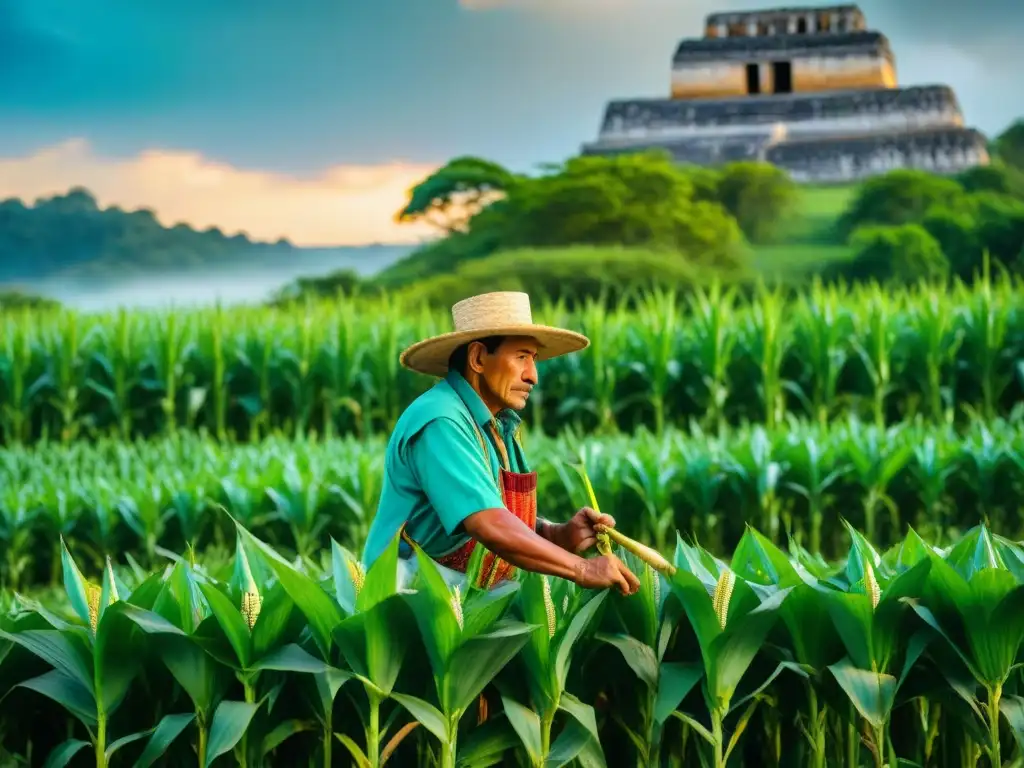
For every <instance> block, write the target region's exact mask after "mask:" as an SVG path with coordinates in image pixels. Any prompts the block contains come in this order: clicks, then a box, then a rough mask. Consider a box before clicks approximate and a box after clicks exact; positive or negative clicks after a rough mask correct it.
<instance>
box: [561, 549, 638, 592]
mask: <svg viewBox="0 0 1024 768" xmlns="http://www.w3.org/2000/svg"><path fill="white" fill-rule="evenodd" d="M574 581H575V582H576V584H578V585H579V586H581V587H584V588H585V589H605V588H607V587H616V588H617V589H618V590H619V591H620V592H621V593H622V594H624V595H632V594H633V593H634V592H636V591H637V590H638V589H640V580H639V579H638V578H637V577H636V576H634V575H633V572H632V571H630V570H629V568H627V567H626V566H625V564H624V563H623V562H622V561H621V560H619V558H617V557H616V556H615V555H602V556H600V557H593V558H590V559H589V560H583V561H582V562H581V563H580V564H579V566H578V569H577V573H576V578H575V580H574Z"/></svg>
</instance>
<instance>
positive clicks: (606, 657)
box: [0, 521, 1024, 768]
mask: <svg viewBox="0 0 1024 768" xmlns="http://www.w3.org/2000/svg"><path fill="white" fill-rule="evenodd" d="M234 530H235V540H234V544H235V550H234V556H233V558H229V559H227V560H222V561H220V562H212V563H208V564H203V563H202V562H201V561H200V562H196V561H195V560H193V559H192V558H191V557H184V558H176V559H174V560H171V561H169V562H168V563H167V564H166V565H165V566H164V567H162V568H160V569H158V570H155V571H153V572H151V573H150V572H147V571H145V570H143V569H141V568H139V567H138V566H137V565H132V566H123V565H119V566H118V567H117V568H115V567H114V565H113V563H112V562H111V561H109V560H107V561H105V564H104V566H103V567H102V569H99V570H96V571H93V572H91V576H90V577H86V575H85V572H83V570H82V569H81V568H80V566H79V565H78V563H77V562H76V560H75V558H74V557H73V555H72V552H71V551H70V550H69V549H68V548H67V547H65V546H63V545H62V546H61V570H62V574H63V585H64V596H63V599H56V598H54V599H50V600H48V601H47V604H46V605H43V604H41V603H39V602H36V601H33V600H29V599H26V598H21V597H19V598H16V599H14V600H12V601H11V605H10V606H8V610H7V611H6V612H0V763H2V764H4V765H12V766H14V765H43V764H45V765H47V766H64V765H68V764H70V763H71V762H72V761H75V764H80V765H95V766H97V767H98V768H100V767H103V768H105V767H106V766H117V765H135V766H153V765H168V766H176V767H177V766H187V765H199V766H208V765H211V764H213V765H229V764H233V765H240V766H261V765H281V766H285V765H287V766H307V765H308V766H329V765H336V764H338V765H355V766H368V767H369V768H377V767H378V766H384V765H417V766H440V767H441V768H455V766H464V767H465V768H469V767H470V766H472V767H473V768H480V767H484V766H489V765H503V766H513V765H529V766H536V767H538V768H539V767H540V766H551V768H559V767H560V766H569V765H572V766H580V767H581V768H591V767H593V768H598V767H601V766H627V765H635V766H638V767H639V768H652V767H656V766H684V765H702V766H713V767H714V768H725V766H727V765H728V766H737V767H739V766H814V767H815V768H818V767H820V766H826V765H843V766H849V767H850V768H856V767H857V766H878V767H881V766H884V765H887V766H896V765H897V764H899V765H903V766H921V767H922V768H924V767H926V766H927V767H930V766H963V767H964V768H967V767H968V766H970V767H971V768H973V767H974V766H978V765H983V766H1001V765H1004V761H1013V762H1012V763H1005V764H1019V763H1020V760H1021V759H1024V697H1022V689H1021V684H1022V678H1021V671H1020V666H1021V665H1020V661H1021V642H1022V639H1024V548H1022V547H1021V546H1020V545H1018V544H1016V543H1013V542H1011V541H1008V540H1006V539H1004V538H1001V537H998V536H995V535H993V534H992V533H991V532H990V530H989V529H988V528H987V527H985V526H978V527H975V528H973V529H972V530H970V531H967V532H966V533H965V535H964V536H963V537H962V538H961V539H959V540H958V541H957V542H955V543H954V544H953V545H952V546H950V547H946V548H938V547H934V546H933V545H931V544H929V543H926V542H925V540H924V539H922V538H921V537H920V536H919V535H918V534H917V533H916V532H915V531H913V529H911V530H910V531H909V534H908V536H907V538H906V539H905V540H903V541H902V542H901V543H900V544H898V545H897V546H895V547H893V548H891V549H889V550H887V551H885V552H884V553H881V552H879V551H878V550H877V549H876V548H875V547H873V546H872V545H871V544H870V543H869V542H868V540H867V539H866V538H864V537H863V536H862V535H860V534H859V533H858V532H857V531H856V529H854V528H853V527H852V526H848V528H847V532H848V542H849V547H848V551H847V553H846V555H845V557H844V558H843V559H842V561H841V562H838V563H836V564H829V563H826V562H825V561H824V560H823V559H821V558H820V557H817V556H812V555H810V554H808V552H807V551H806V550H805V549H803V548H800V547H798V546H796V545H791V546H789V547H788V551H786V550H783V549H782V548H779V547H776V546H775V545H774V544H772V543H771V542H770V541H769V540H768V539H767V538H766V537H764V536H763V535H761V534H760V533H758V532H757V531H756V529H754V528H747V529H746V530H745V532H744V534H743V536H742V538H741V540H740V541H739V542H738V545H737V547H736V549H735V552H734V553H733V555H732V557H731V559H730V560H729V561H728V562H726V561H723V560H721V559H718V558H716V557H714V556H713V555H712V554H711V553H710V552H708V551H707V550H705V549H703V548H702V547H700V546H699V545H697V544H696V543H687V542H686V541H684V540H683V539H682V538H681V537H677V539H676V541H675V551H674V554H673V556H672V560H671V565H670V566H669V567H667V568H664V571H665V572H664V573H662V572H659V571H658V570H655V569H654V568H651V567H649V566H648V565H646V564H645V562H643V561H641V560H639V559H638V558H637V557H635V556H634V555H633V554H631V552H629V551H627V550H625V549H623V550H617V552H618V554H619V556H621V557H622V559H623V560H625V561H626V562H627V564H628V565H629V566H630V567H631V568H632V569H633V570H634V572H635V573H637V574H638V575H639V576H640V577H641V589H640V591H639V592H638V593H636V594H634V595H631V596H629V597H625V596H622V595H620V594H619V593H617V592H613V591H587V590H580V589H578V588H577V587H576V586H575V585H574V584H572V583H570V582H565V581H563V580H561V579H556V578H548V577H544V576H541V575H538V574H532V573H525V574H524V573H519V574H518V576H517V578H516V579H514V580H512V581H511V582H506V583H504V584H502V585H499V586H498V587H496V588H495V589H493V590H490V591H484V590H480V589H478V588H477V586H476V585H477V583H478V581H477V575H478V573H479V566H480V564H481V562H482V549H479V550H478V551H477V555H476V556H475V558H474V560H473V561H472V562H471V564H470V568H469V572H468V574H466V575H462V574H458V573H455V572H452V571H447V570H446V569H443V568H441V567H440V566H438V565H437V564H436V563H434V561H432V560H430V559H429V558H428V557H426V556H425V555H423V554H422V553H421V552H419V551H416V552H415V553H414V556H413V558H412V559H410V560H401V559H399V557H398V547H397V539H396V541H395V542H393V544H392V546H391V547H390V548H389V549H388V550H387V551H386V552H385V554H384V555H383V556H382V557H381V559H380V560H378V561H377V562H375V563H374V564H373V565H372V566H371V567H369V568H366V567H365V566H364V565H363V564H362V563H360V562H358V560H357V559H356V558H355V557H354V556H353V555H352V554H351V553H350V552H349V551H348V550H347V549H346V548H344V547H342V546H341V545H340V544H339V543H338V542H336V541H331V543H330V548H329V549H328V550H325V551H318V552H316V553H314V554H313V555H312V556H311V557H306V558H296V559H294V560H292V559H288V558H285V557H283V556H282V555H281V554H279V553H278V552H277V551H276V550H275V549H273V548H272V547H270V546H269V545H268V544H267V543H266V542H264V541H262V540H261V539H259V538H257V537H256V536H254V535H253V534H252V533H251V532H249V531H248V530H247V529H246V528H245V527H244V526H243V525H241V524H240V523H238V522H237V521H235V522H234Z"/></svg>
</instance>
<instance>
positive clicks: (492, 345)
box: [448, 336, 505, 375]
mask: <svg viewBox="0 0 1024 768" xmlns="http://www.w3.org/2000/svg"><path fill="white" fill-rule="evenodd" d="M474 341H479V342H480V343H481V344H483V345H484V346H485V347H486V348H487V352H488V353H490V354H494V353H495V352H496V351H497V350H498V347H500V346H501V343H502V342H503V341H505V337H504V336H487V337H486V338H483V339H473V341H467V342H466V343H465V344H463V345H462V346H460V347H456V348H455V350H454V351H453V352H452V353H451V355H449V356H448V370H449V371H458V372H459V373H461V374H463V375H465V373H466V366H467V365H468V364H469V345H470V344H472V343H473V342H474Z"/></svg>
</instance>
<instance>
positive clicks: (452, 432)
mask: <svg viewBox="0 0 1024 768" xmlns="http://www.w3.org/2000/svg"><path fill="white" fill-rule="evenodd" d="M409 463H410V465H411V466H412V468H413V472H414V473H415V474H416V478H417V479H418V480H419V483H420V487H421V488H422V489H423V491H424V493H425V494H426V496H427V499H428V500H429V501H430V505H431V506H432V507H433V508H434V509H435V510H436V511H437V514H438V516H439V517H440V518H441V525H442V526H443V527H444V530H445V532H446V533H447V534H448V535H449V536H450V535H452V534H453V533H454V532H455V530H456V529H457V528H458V527H459V525H460V524H461V523H462V521H464V520H465V519H466V518H467V517H469V516H470V515H472V514H474V513H475V512H479V511H481V510H484V509H500V508H502V507H504V506H505V502H504V501H503V500H502V498H501V493H500V492H499V491H498V487H497V485H496V483H495V478H494V474H493V473H492V471H491V467H490V465H489V462H488V461H487V460H486V459H485V457H484V454H483V452H482V451H481V449H480V440H479V438H478V437H477V436H476V435H475V434H473V432H472V431H471V430H469V429H467V428H466V427H465V426H463V425H461V424H459V423H458V422H456V421H454V420H453V419H448V418H440V419H435V420H433V421H431V422H430V423H429V424H427V426H426V427H424V428H423V430H421V431H420V433H419V434H418V435H417V436H416V437H415V438H414V439H413V440H412V441H411V444H410V446H409Z"/></svg>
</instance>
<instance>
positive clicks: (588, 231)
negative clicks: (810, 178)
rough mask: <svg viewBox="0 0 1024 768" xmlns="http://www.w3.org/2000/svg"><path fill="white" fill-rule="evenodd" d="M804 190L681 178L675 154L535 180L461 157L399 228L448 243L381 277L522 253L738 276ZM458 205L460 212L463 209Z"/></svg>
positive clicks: (701, 174) (417, 194) (696, 171)
mask: <svg viewBox="0 0 1024 768" xmlns="http://www.w3.org/2000/svg"><path fill="white" fill-rule="evenodd" d="M796 197H797V187H796V185H795V184H794V183H793V182H792V181H791V180H790V179H789V177H788V176H787V175H786V174H784V173H782V172H781V171H779V170H778V169H777V168H774V167H773V166H770V165H767V164H761V163H736V164H732V165H728V166H725V167H724V168H723V169H721V170H712V169H706V168H683V167H680V166H678V165H677V164H675V163H674V162H673V161H672V159H671V158H670V157H669V155H668V154H666V153H662V152H656V151H651V152H644V153H637V154H628V155H621V156H614V157H601V156H587V157H575V158H571V159H570V160H568V161H566V162H565V163H563V164H560V165H554V166H551V167H549V168H547V169H545V171H544V172H542V173H540V174H538V175H536V176H524V175H517V174H512V173H511V172H509V171H507V170H505V169H503V168H501V167H500V166H496V165H494V164H493V163H489V162H485V161H483V160H480V159H477V158H456V159H455V160H453V161H452V162H451V163H449V164H447V165H445V166H444V167H442V168H441V169H439V170H438V171H437V172H435V173H434V174H432V175H431V176H429V177H428V178H426V179H424V181H423V182H421V183H420V184H419V185H418V186H416V187H414V188H413V189H412V190H411V191H410V199H409V203H408V205H407V206H406V208H404V209H403V210H402V211H400V212H399V219H400V220H402V221H416V220H419V219H427V220H430V221H434V222H435V223H439V226H442V228H443V231H444V232H445V234H446V235H447V237H445V238H444V239H442V240H440V241H437V242H435V243H432V244H430V245H427V246H424V247H423V248H421V249H420V250H419V251H417V252H415V253H413V254H412V255H410V256H409V257H407V258H406V259H405V260H403V261H402V262H399V263H398V264H395V265H393V266H392V267H390V268H388V269H386V270H384V271H383V272H382V273H381V275H379V276H378V277H377V278H375V279H374V280H373V281H372V284H374V285H377V286H384V287H389V288H393V287H396V286H399V285H406V284H409V283H411V282H413V281H415V280H419V279H423V278H428V277H431V276H433V275H438V274H444V273H448V272H451V271H452V270H454V269H457V268H458V267H459V266H460V265H462V264H464V263H465V262H467V261H472V260H475V259H483V258H486V257H488V256H491V255H493V254H496V253H500V252H503V251H506V250H510V249H517V248H552V247H564V246H575V245H589V246H608V245H610V246H617V247H627V248H646V249H653V250H657V251H660V252H663V253H664V258H665V261H666V262H668V263H669V264H670V267H669V268H670V269H671V263H672V262H683V263H685V264H687V265H688V266H689V267H691V268H693V267H703V268H714V269H727V270H731V269H736V268H738V267H742V266H743V265H744V264H745V263H746V259H745V251H746V249H745V244H744V240H745V239H749V240H751V241H758V242H759V241H767V240H770V239H771V238H772V236H773V235H774V234H775V233H776V232H777V230H778V227H779V226H780V224H781V223H782V222H783V221H784V220H785V219H786V217H787V216H788V215H789V214H790V213H791V212H792V210H793V207H794V205H795V201H796ZM457 202H461V203H462V204H461V205H459V204H456V203H457Z"/></svg>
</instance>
